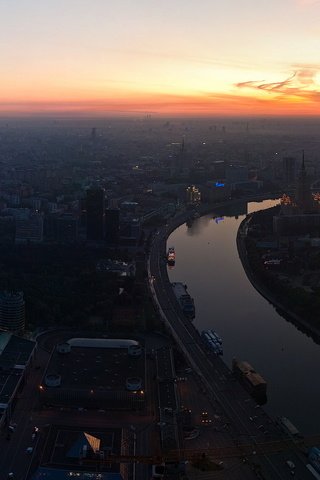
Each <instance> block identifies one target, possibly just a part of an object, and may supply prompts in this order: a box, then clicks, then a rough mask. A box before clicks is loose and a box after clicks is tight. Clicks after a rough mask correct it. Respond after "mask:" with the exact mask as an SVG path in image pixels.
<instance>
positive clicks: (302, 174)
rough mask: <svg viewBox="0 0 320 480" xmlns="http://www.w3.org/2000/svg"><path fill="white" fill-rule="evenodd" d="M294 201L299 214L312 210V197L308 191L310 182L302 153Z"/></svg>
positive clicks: (309, 190)
mask: <svg viewBox="0 0 320 480" xmlns="http://www.w3.org/2000/svg"><path fill="white" fill-rule="evenodd" d="M295 201H296V204H297V206H298V208H299V209H300V211H301V213H308V212H310V210H311V209H312V195H311V189H310V182H309V179H308V176H307V171H306V167H305V164H304V153H303V156H302V164H301V168H300V171H299V174H298V178H297V184H296V195H295Z"/></svg>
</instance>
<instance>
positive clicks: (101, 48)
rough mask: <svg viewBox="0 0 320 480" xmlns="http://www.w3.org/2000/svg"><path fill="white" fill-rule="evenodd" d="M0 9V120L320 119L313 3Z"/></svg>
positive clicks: (316, 5) (319, 13) (85, 2)
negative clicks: (157, 117) (117, 116)
mask: <svg viewBox="0 0 320 480" xmlns="http://www.w3.org/2000/svg"><path fill="white" fill-rule="evenodd" d="M266 7H267V8H266ZM0 13H1V19H2V29H1V34H0V38H1V43H0V45H1V46H0V52H1V58H2V60H1V66H2V71H1V92H0V114H1V113H2V114H5V115H12V114H14V115H16V114H18V115H24V114H28V115H30V114H33V115H40V114H46V115H48V114H50V115H52V114H54V113H59V114H62V113H63V112H64V113H63V114H64V115H67V114H68V115H69V114H72V115H92V114H95V115H108V114H110V113H111V114H113V115H114V114H115V113H116V112H118V113H119V114H120V115H123V114H125V115H135V114H140V115H141V114H152V115H164V116H167V115H169V116H172V115H174V116H181V115H188V116H189V115H190V116H204V117H206V116H211V115H218V116H230V115H231V116H243V115H244V116H246V115H255V116H256V115H276V116H282V115H284V116H285V115H290V116H291V115H306V116H315V115H319V113H320V106H319V98H320V76H319V72H320V65H319V61H318V46H319V31H318V28H317V25H318V24H319V20H320V2H319V1H317V0H281V1H280V2H279V1H275V0H269V1H268V2H263V1H262V2H255V1H253V0H244V1H243V2H241V3H239V2H238V1H237V0H227V1H226V2H217V1H211V0H203V1H202V2H201V6H199V4H198V3H197V2H196V1H195V0H190V1H189V2H182V0H176V2H174V3H172V2H169V1H168V0H164V1H163V2H161V3H156V2H152V1H148V2H147V1H146V0H138V1H137V2H134V3H132V2H131V1H130V0H119V1H118V2H103V1H102V0H92V1H90V2H89V0H81V1H75V0H69V1H68V2H67V3H66V2H63V1H62V0H57V1H56V2H54V3H51V2H42V3H39V2H37V1H36V0H29V1H25V0H24V1H21V2H19V6H17V4H16V3H15V2H9V1H7V2H3V5H2V6H1V7H0Z"/></svg>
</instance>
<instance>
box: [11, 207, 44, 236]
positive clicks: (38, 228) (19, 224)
mask: <svg viewBox="0 0 320 480" xmlns="http://www.w3.org/2000/svg"><path fill="white" fill-rule="evenodd" d="M42 240H43V217H42V215H41V214H39V213H31V212H29V213H28V214H26V215H25V216H22V215H21V216H17V217H16V237H15V242H16V243H25V242H34V243H40V242H42Z"/></svg>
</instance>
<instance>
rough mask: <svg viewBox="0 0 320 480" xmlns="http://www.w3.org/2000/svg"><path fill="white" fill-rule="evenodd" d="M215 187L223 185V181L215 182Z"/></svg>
mask: <svg viewBox="0 0 320 480" xmlns="http://www.w3.org/2000/svg"><path fill="white" fill-rule="evenodd" d="M216 187H224V183H221V182H216Z"/></svg>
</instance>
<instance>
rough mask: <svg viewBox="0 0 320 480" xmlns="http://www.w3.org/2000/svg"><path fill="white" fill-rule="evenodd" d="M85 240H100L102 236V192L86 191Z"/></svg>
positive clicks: (90, 189) (91, 189)
mask: <svg viewBox="0 0 320 480" xmlns="http://www.w3.org/2000/svg"><path fill="white" fill-rule="evenodd" d="M86 203H87V205H86V207H87V239H88V240H102V239H103V236H104V190H103V189H102V188H89V189H88V190H87V202H86Z"/></svg>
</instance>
